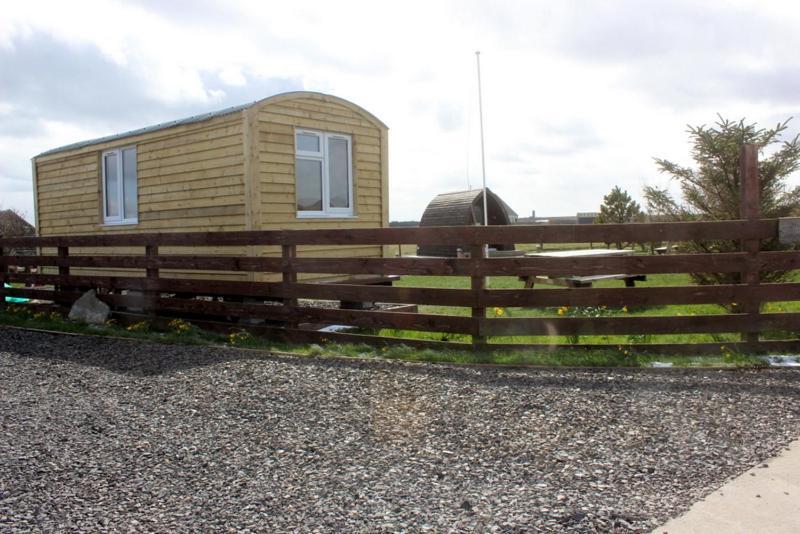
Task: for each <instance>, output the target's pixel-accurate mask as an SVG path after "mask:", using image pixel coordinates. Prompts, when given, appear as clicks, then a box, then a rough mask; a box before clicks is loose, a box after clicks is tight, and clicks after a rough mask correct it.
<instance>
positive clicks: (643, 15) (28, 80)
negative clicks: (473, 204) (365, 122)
mask: <svg viewBox="0 0 800 534" xmlns="http://www.w3.org/2000/svg"><path fill="white" fill-rule="evenodd" d="M798 24H800V9H798V8H797V7H795V6H794V4H793V3H788V2H785V3H784V2H755V1H744V0H741V1H736V2H722V1H719V2H703V3H696V2H688V1H670V2H666V1H664V2H657V1H654V2H648V4H647V7H646V8H643V7H642V5H641V4H640V3H639V2H632V1H616V2H571V1H570V2H547V3H545V2H536V3H519V2H513V1H510V0H509V1H499V2H493V3H492V4H491V5H487V4H485V3H483V2H478V1H474V0H473V1H465V2H455V1H443V2H430V1H428V2H421V1H409V2H393V3H386V2H371V3H361V2H358V3H355V2H338V3H330V2H314V1H307V2H303V3H285V2H284V3H252V2H248V1H246V0H236V1H226V2H222V1H220V2H215V1H212V0H203V1H196V2H169V3H162V2H156V1H154V0H141V1H139V2H133V3H132V2H121V1H102V0H91V1H88V2H81V3H77V4H76V3H64V2H55V1H53V2H12V3H9V4H8V5H6V6H4V13H3V17H2V18H0V60H3V59H2V58H7V59H6V60H3V61H11V60H12V59H13V58H14V57H15V56H14V54H17V56H16V57H17V58H18V59H19V58H21V57H23V56H22V55H23V54H26V55H25V56H24V57H25V60H24V61H27V62H28V63H30V72H29V73H27V74H26V73H22V72H20V73H18V74H15V77H14V78H13V79H12V78H7V80H8V83H6V82H5V81H4V82H3V83H2V84H0V113H1V114H3V116H4V122H6V123H7V129H8V130H9V131H11V130H12V127H13V131H16V132H27V133H26V134H25V135H27V136H28V137H24V136H23V137H20V136H19V135H11V134H10V133H9V134H7V135H6V137H3V138H2V142H3V148H2V149H0V157H2V158H3V159H2V161H4V162H5V166H4V167H2V169H5V170H1V169H0V172H2V174H0V192H3V193H5V192H6V191H8V190H9V189H10V188H11V187H12V185H11V183H12V181H13V183H14V184H19V183H21V181H20V180H21V179H22V178H24V179H25V180H28V181H29V172H30V171H29V161H28V160H29V158H30V157H31V156H32V155H34V154H35V153H37V152H38V151H41V150H42V149H45V148H50V147H54V146H58V145H60V144H64V143H68V142H72V141H78V140H81V139H83V138H86V137H93V136H95V135H100V134H107V133H112V132H114V131H123V130H126V129H130V128H134V127H138V126H145V125H147V124H148V123H152V122H159V121H161V120H167V119H174V118H180V117H182V116H185V115H190V114H192V113H196V112H199V111H210V110H213V109H218V108H221V107H225V106H228V105H233V104H237V103H242V102H246V101H250V100H255V99H257V98H263V97H265V96H268V94H270V93H267V92H266V91H273V92H274V91H280V90H287V89H300V88H305V89H309V90H318V91H323V92H329V93H333V94H336V95H339V96H342V97H344V98H347V99H349V100H352V101H354V102H356V103H358V104H360V105H362V106H363V107H365V108H366V109H368V110H370V111H371V112H373V113H374V114H375V115H377V116H378V117H379V118H381V119H382V120H384V122H386V123H387V124H388V125H389V126H390V128H391V133H390V136H391V137H390V140H391V141H390V143H391V144H390V165H391V169H390V173H391V184H392V189H391V194H390V199H391V209H390V213H391V217H392V218H395V219H415V218H419V216H420V215H421V213H422V210H423V209H424V207H425V205H426V203H427V202H428V200H429V199H431V198H433V196H435V195H436V194H438V193H441V192H444V191H445V190H449V189H459V188H466V186H467V183H468V182H469V183H471V184H472V185H473V186H475V185H477V184H478V183H479V182H480V176H481V172H480V146H479V137H478V118H477V94H476V92H477V90H476V82H475V56H474V51H475V50H476V49H480V50H481V51H482V56H481V58H482V68H483V81H484V85H483V89H484V112H485V126H486V154H487V161H486V167H487V175H488V177H489V185H490V187H492V188H493V189H494V190H495V191H497V192H498V193H499V194H501V196H503V197H504V198H505V199H506V200H507V201H508V202H509V203H510V204H511V206H512V207H513V208H514V209H516V210H517V211H518V212H519V213H521V214H523V213H529V212H530V211H531V210H532V209H535V210H537V212H539V213H543V214H549V215H556V214H566V213H573V212H576V211H588V210H592V209H596V208H597V206H598V205H599V203H600V202H601V200H602V196H603V195H604V194H606V193H607V192H608V190H610V189H611V188H612V187H613V186H614V185H620V186H622V187H623V188H626V189H628V191H629V192H630V193H631V194H632V195H634V196H638V195H639V193H640V190H641V186H642V184H643V183H645V182H646V183H658V184H661V185H663V184H664V183H665V178H664V177H662V176H659V175H658V174H657V171H656V168H655V166H654V165H653V163H652V159H651V158H652V157H653V156H660V157H668V158H670V159H674V160H677V161H679V162H682V163H688V145H687V136H686V133H685V127H686V124H687V123H691V124H700V123H704V122H712V121H713V120H714V119H715V116H716V113H717V112H721V113H723V114H725V115H728V116H731V117H737V118H738V117H740V116H747V117H748V118H749V119H751V120H754V121H758V122H759V123H762V124H763V125H767V124H770V125H771V123H772V122H775V120H776V119H775V117H778V118H785V117H787V116H789V115H793V114H797V110H798V106H800V93H798V92H797V91H796V87H797V83H798V81H800V76H799V75H798V72H800V69H799V68H798V62H797V60H796V59H795V51H796V50H797V45H798V44H800V43H798V41H800V37H798V36H797V34H796V31H795V28H796V27H797V26H798ZM26 43H28V45H29V46H35V47H38V49H41V50H42V53H40V54H35V53H32V52H31V51H30V49H29V48H26ZM45 51H46V53H45ZM9 54H11V55H9ZM56 63H58V64H62V65H64V68H62V69H59V68H58V65H57V64H56ZM15 68H17V69H24V65H19V64H15ZM0 70H2V69H0ZM49 73H50V77H49V79H50V81H49V82H47V85H43V84H45V82H46V80H48V74H49ZM71 73H72V74H71ZM34 74H35V76H34ZM1 77H2V73H0V78H1ZM87 78H88V82H89V83H86V82H87ZM36 80H39V82H38V83H39V87H37V86H36ZM55 80H60V83H56V82H55ZM22 82H24V85H21V84H22ZM42 87H46V90H41V91H39V90H40V89H41V88H42ZM104 102H110V103H112V104H114V107H116V108H119V109H120V111H119V112H118V113H117V114H115V113H113V112H111V111H106V110H105V108H102V104H103V103H104ZM100 108H102V111H101V112H98V110H99V109H100ZM6 110H13V111H9V112H7V111H6ZM126 110H127V111H128V112H127V113H126ZM9 115H14V116H15V117H16V120H17V121H18V122H19V124H12V121H6V120H5V118H6V117H8V116H9ZM81 117H83V118H84V120H81ZM137 121H138V122H137ZM142 121H146V122H142ZM0 130H2V128H0ZM0 135H3V134H2V133H0ZM9 161H12V162H13V163H9ZM17 162H19V163H17ZM26 173H27V176H26ZM23 181H24V180H23ZM14 187H16V186H14ZM4 196H5V195H4ZM14 198H15V199H16V200H15V201H17V202H19V201H21V202H27V205H26V206H25V208H26V209H28V210H32V200H28V201H25V200H24V199H22V200H21V199H20V198H19V197H18V196H15V197H14Z"/></svg>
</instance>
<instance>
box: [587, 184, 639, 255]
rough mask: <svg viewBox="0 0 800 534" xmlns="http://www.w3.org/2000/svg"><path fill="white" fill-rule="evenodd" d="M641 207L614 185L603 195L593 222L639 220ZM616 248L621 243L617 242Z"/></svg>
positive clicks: (620, 245)
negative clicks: (598, 213) (597, 214)
mask: <svg viewBox="0 0 800 534" xmlns="http://www.w3.org/2000/svg"><path fill="white" fill-rule="evenodd" d="M641 218H642V209H641V208H640V207H639V203H638V202H636V201H635V200H633V199H632V198H631V196H630V195H629V194H628V192H627V191H623V190H622V189H621V188H620V187H619V186H618V185H616V186H614V189H612V190H611V192H610V193H609V194H607V195H606V196H604V197H603V204H602V205H601V206H600V215H599V216H598V217H597V219H596V221H595V222H598V223H629V222H634V221H638V220H641ZM617 248H618V249H621V248H622V243H620V242H618V243H617Z"/></svg>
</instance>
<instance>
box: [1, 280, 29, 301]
mask: <svg viewBox="0 0 800 534" xmlns="http://www.w3.org/2000/svg"><path fill="white" fill-rule="evenodd" d="M3 287H8V288H10V287H11V284H6V283H5V282H3ZM6 302H14V303H22V302H28V299H20V298H17V297H6Z"/></svg>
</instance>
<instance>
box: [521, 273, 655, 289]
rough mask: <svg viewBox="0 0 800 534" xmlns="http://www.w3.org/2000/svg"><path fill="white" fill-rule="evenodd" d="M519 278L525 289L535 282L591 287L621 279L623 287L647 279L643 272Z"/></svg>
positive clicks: (631, 285) (531, 287)
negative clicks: (603, 281)
mask: <svg viewBox="0 0 800 534" xmlns="http://www.w3.org/2000/svg"><path fill="white" fill-rule="evenodd" d="M519 280H520V281H521V282H525V287H526V288H527V289H533V286H534V284H535V283H539V284H547V285H551V286H564V287H592V284H593V283H594V282H597V281H600V280H623V281H624V282H625V287H635V286H636V282H645V281H647V275H644V274H596V275H591V276H568V277H564V278H550V277H548V276H520V277H519Z"/></svg>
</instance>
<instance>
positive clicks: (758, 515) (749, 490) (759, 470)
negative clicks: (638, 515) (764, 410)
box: [653, 440, 800, 534]
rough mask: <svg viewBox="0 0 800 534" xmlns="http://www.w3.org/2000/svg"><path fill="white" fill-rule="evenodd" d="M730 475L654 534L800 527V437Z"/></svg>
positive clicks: (776, 531) (775, 532)
mask: <svg viewBox="0 0 800 534" xmlns="http://www.w3.org/2000/svg"><path fill="white" fill-rule="evenodd" d="M763 465H764V464H762V465H761V466H758V467H755V468H753V469H751V470H749V471H747V472H746V473H744V474H743V475H741V476H739V477H737V478H735V479H733V480H731V481H730V482H728V483H727V484H725V485H724V486H722V487H721V488H720V489H718V490H717V491H715V492H714V493H712V494H711V495H709V496H708V497H706V498H705V499H704V500H702V501H699V502H697V503H695V504H694V505H693V506H692V507H691V508H690V509H689V511H688V512H686V513H685V514H683V515H682V516H680V517H678V518H675V519H672V520H671V521H669V522H668V523H667V524H665V525H663V526H661V527H659V528H657V529H655V530H654V531H653V533H654V534H663V533H669V534H695V533H696V534H699V533H703V534H711V533H715V532H724V533H726V534H735V533H748V534H755V533H760V532H765V533H770V534H783V533H792V534H796V533H800V440H796V441H793V442H792V443H791V444H790V445H789V450H786V451H783V452H782V453H781V454H780V455H779V456H776V457H775V458H772V459H771V460H768V461H767V463H766V465H767V466H768V467H763Z"/></svg>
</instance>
